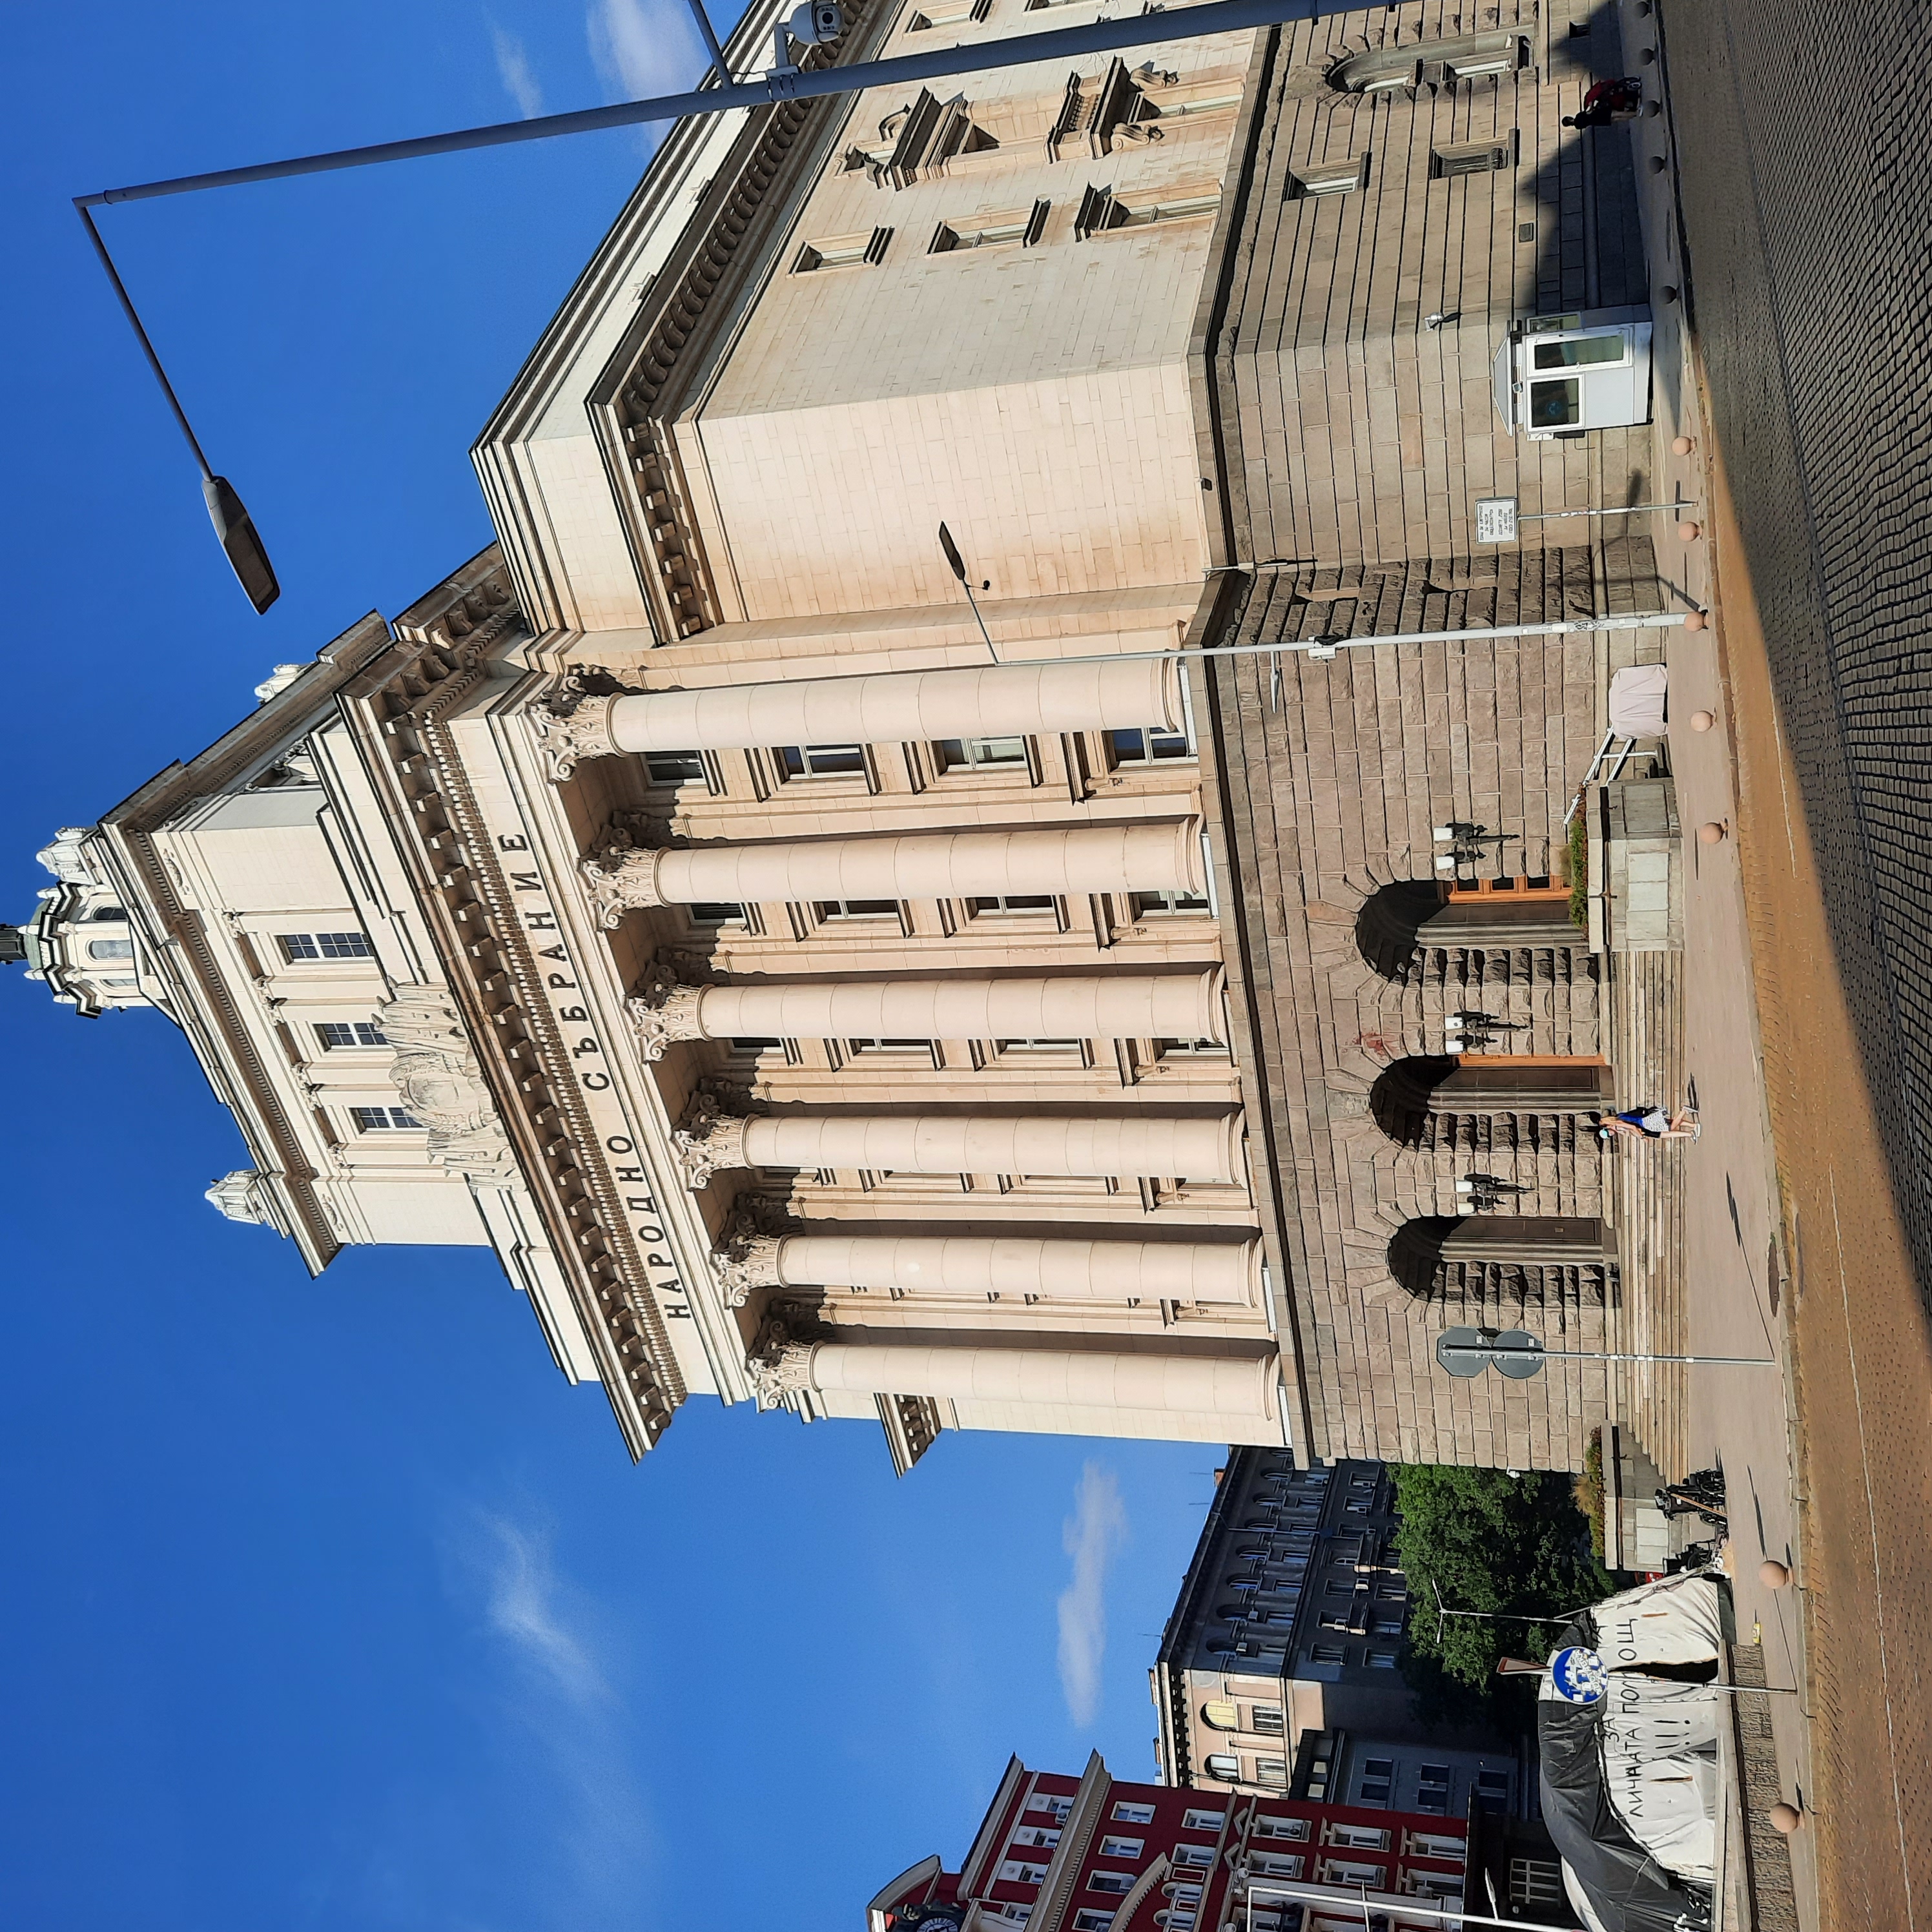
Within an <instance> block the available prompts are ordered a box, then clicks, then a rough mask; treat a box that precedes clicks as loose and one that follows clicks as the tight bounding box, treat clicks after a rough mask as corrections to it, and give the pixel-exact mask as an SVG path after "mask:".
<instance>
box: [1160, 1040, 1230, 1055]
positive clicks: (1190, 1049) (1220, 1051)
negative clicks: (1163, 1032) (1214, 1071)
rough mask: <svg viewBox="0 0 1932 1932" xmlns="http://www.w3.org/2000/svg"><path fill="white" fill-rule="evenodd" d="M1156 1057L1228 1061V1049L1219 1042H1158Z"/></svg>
mask: <svg viewBox="0 0 1932 1932" xmlns="http://www.w3.org/2000/svg"><path fill="white" fill-rule="evenodd" d="M1154 1055H1155V1057H1156V1058H1157V1059H1160V1060H1189V1059H1193V1060H1226V1058H1227V1057H1228V1049H1227V1048H1226V1046H1224V1045H1223V1043H1221V1042H1220V1040H1156V1041H1155V1042H1154Z"/></svg>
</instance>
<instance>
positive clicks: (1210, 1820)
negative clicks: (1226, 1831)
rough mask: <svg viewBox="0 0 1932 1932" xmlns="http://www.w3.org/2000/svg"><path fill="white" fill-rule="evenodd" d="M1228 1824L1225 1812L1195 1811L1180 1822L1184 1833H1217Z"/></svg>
mask: <svg viewBox="0 0 1932 1932" xmlns="http://www.w3.org/2000/svg"><path fill="white" fill-rule="evenodd" d="M1227 1822H1228V1814H1227V1813H1226V1812H1225V1811H1206V1810H1196V1811H1190V1812H1189V1813H1188V1814H1187V1817H1184V1819H1182V1820H1181V1829H1182V1830H1183V1831H1184V1832H1218V1831H1219V1830H1220V1829H1221V1827H1222V1826H1223V1825H1225V1824H1226V1823H1227Z"/></svg>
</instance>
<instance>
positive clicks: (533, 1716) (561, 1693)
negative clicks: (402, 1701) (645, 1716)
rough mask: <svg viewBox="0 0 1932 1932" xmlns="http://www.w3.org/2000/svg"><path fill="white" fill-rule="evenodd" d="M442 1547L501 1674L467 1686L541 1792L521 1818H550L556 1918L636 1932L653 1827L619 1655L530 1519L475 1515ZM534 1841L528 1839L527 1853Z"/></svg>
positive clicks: (584, 1928)
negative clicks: (491, 1643) (541, 1798)
mask: <svg viewBox="0 0 1932 1932" xmlns="http://www.w3.org/2000/svg"><path fill="white" fill-rule="evenodd" d="M447 1547H448V1550H449V1554H450V1556H452V1559H454V1562H453V1564H452V1571H454V1572H455V1575H456V1577H458V1578H459V1579H460V1582H459V1583H458V1589H459V1592H460V1595H462V1596H463V1597H464V1598H468V1599H469V1601H471V1602H472V1603H473V1604H475V1607H476V1608H477V1609H478V1610H479V1611H480V1613H481V1620H482V1622H483V1624H484V1627H485V1628H486V1629H487V1631H488V1632H489V1634H490V1636H492V1637H494V1638H495V1639H496V1642H497V1646H498V1648H499V1650H500V1652H501V1653H502V1656H503V1659H504V1662H505V1666H506V1668H505V1670H503V1671H502V1673H500V1676H497V1677H496V1679H495V1680H494V1681H492V1680H491V1679H489V1678H487V1677H485V1678H482V1679H479V1680H478V1682H477V1685H476V1687H475V1688H477V1689H478V1690H479V1691H482V1692H484V1694H486V1704H487V1709H489V1710H490V1712H491V1713H492V1714H493V1720H494V1724H495V1725H496V1726H497V1727H500V1728H501V1730H502V1731H503V1732H504V1733H506V1734H508V1736H511V1737H514V1739H516V1740H517V1757H518V1758H519V1759H520V1761H521V1762H522V1763H523V1764H524V1765H525V1766H526V1767H527V1769H528V1771H529V1774H530V1775H532V1778H534V1779H535V1780H537V1781H539V1782H540V1783H541V1784H547V1786H548V1787H549V1790H548V1793H547V1799H546V1802H544V1804H543V1805H541V1806H539V1807H537V1808H533V1810H532V1813H531V1814H530V1815H531V1818H532V1824H533V1825H535V1823H536V1822H537V1821H538V1820H541V1819H544V1818H547V1820H548V1823H547V1837H548V1839H549V1845H550V1855H551V1856H553V1858H556V1861H557V1862H558V1864H559V1866H560V1867H561V1868H562V1869H561V1872H560V1873H559V1876H560V1877H562V1879H563V1880H564V1882H562V1883H561V1884H560V1885H557V1886H556V1887H555V1888H553V1889H554V1894H555V1897H556V1902H557V1903H558V1906H559V1911H558V1913H557V1917H556V1922H557V1923H559V1924H562V1923H563V1922H564V1921H565V1920H568V1922H569V1923H570V1924H571V1926H572V1927H573V1928H574V1932H591V1928H593V1927H604V1926H609V1927H613V1928H615V1927H619V1926H628V1925H630V1924H634V1922H635V1912H636V1908H637V1897H636V1893H635V1890H634V1885H635V1880H636V1876H637V1873H638V1872H639V1871H640V1870H641V1869H642V1868H643V1867H644V1866H645V1864H646V1863H647V1861H648V1859H649V1855H650V1852H651V1849H652V1847H651V1843H650V1839H651V1831H650V1825H649V1816H648V1813H647V1809H646V1804H645V1801H644V1798H643V1793H642V1791H641V1790H640V1787H639V1784H638V1780H637V1772H636V1769H635V1757H636V1753H637V1725H636V1721H635V1719H634V1716H633V1714H632V1712H631V1709H630V1706H629V1702H628V1698H627V1697H626V1696H625V1692H624V1688H623V1685H622V1676H623V1674H624V1673H623V1672H622V1653H621V1652H619V1650H618V1649H617V1648H616V1645H615V1644H614V1643H612V1642H608V1641H607V1640H605V1639H604V1636H603V1635H602V1634H601V1633H602V1628H603V1627H604V1625H606V1624H607V1619H605V1618H604V1616H603V1615H602V1614H601V1610H600V1607H599V1606H598V1604H597V1603H596V1602H595V1600H594V1599H593V1598H591V1597H589V1595H586V1592H583V1590H581V1589H578V1588H577V1587H576V1586H574V1585H573V1584H572V1583H571V1582H570V1580H568V1578H567V1577H564V1576H562V1575H561V1574H559V1572H558V1571H557V1568H556V1565H555V1563H554V1562H553V1559H552V1557H551V1554H550V1538H549V1535H548V1533H547V1530H546V1529H545V1528H544V1526H543V1525H542V1524H541V1523H540V1522H536V1521H532V1520H517V1519H516V1518H514V1517H511V1516H509V1515H506V1514H496V1513H493V1512H492V1511H487V1510H482V1509H478V1510H475V1511H472V1512H471V1513H470V1514H469V1516H468V1517H467V1520H466V1521H465V1522H464V1523H461V1524H460V1525H458V1526H455V1527H454V1533H453V1534H452V1536H451V1537H450V1539H449V1544H448V1545H447ZM532 1745H534V1746H535V1750H534V1751H532V1750H531V1749H530V1747H531V1746H532ZM543 1835H544V1832H543V1831H542V1830H541V1829H539V1830H538V1832H534V1833H533V1836H532V1844H533V1846H535V1844H538V1843H541V1839H542V1836H543Z"/></svg>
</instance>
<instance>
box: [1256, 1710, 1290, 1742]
mask: <svg viewBox="0 0 1932 1932" xmlns="http://www.w3.org/2000/svg"><path fill="white" fill-rule="evenodd" d="M1248 1728H1249V1730H1251V1731H1254V1732H1256V1733H1258V1734H1259V1736H1262V1737H1265V1738H1278V1737H1280V1736H1283V1733H1284V1731H1285V1730H1286V1726H1285V1725H1284V1724H1283V1719H1282V1710H1281V1706H1280V1705H1279V1704H1257V1705H1256V1706H1255V1715H1254V1721H1253V1723H1252V1724H1250V1725H1249V1727H1248Z"/></svg>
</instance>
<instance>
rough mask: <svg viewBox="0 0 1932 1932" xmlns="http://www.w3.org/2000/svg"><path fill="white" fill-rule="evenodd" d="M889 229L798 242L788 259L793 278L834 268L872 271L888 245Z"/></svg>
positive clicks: (869, 230) (862, 230)
mask: <svg viewBox="0 0 1932 1932" xmlns="http://www.w3.org/2000/svg"><path fill="white" fill-rule="evenodd" d="M891 243H892V230H891V229H889V228H874V229H855V230H853V233H850V234H849V235H823V236H820V237H819V238H818V239H817V240H816V241H808V242H801V243H800V244H799V250H798V253H797V254H796V255H794V256H793V257H792V264H791V268H790V273H791V274H793V275H820V274H823V273H824V272H826V271H828V270H831V269H876V268H877V266H879V264H880V263H881V262H883V260H885V258H886V249H887V248H889V246H890V245H891Z"/></svg>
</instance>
